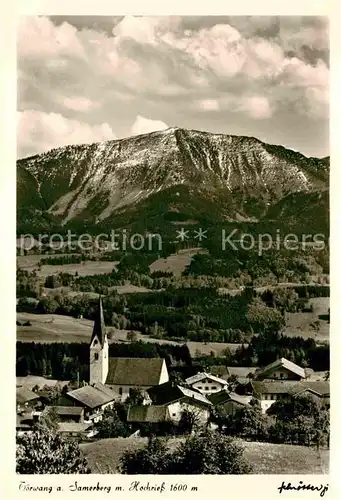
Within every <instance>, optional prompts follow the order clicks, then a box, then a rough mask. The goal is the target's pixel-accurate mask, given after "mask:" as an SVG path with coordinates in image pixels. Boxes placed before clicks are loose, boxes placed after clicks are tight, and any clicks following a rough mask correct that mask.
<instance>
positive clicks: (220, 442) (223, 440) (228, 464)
mask: <svg viewBox="0 0 341 500" xmlns="http://www.w3.org/2000/svg"><path fill="white" fill-rule="evenodd" d="M120 471H121V472H122V473H123V474H247V473H250V472H252V468H251V466H250V464H249V462H248V461H247V460H246V459H245V457H244V456H243V449H242V447H241V446H240V445H239V444H237V443H235V442H234V441H233V440H232V439H231V438H229V437H227V436H224V435H222V434H219V433H217V432H212V431H205V432H203V433H201V434H197V435H194V436H189V437H187V439H186V440H185V441H184V442H182V443H180V444H179V445H178V446H177V447H176V448H175V450H174V451H170V450H169V448H168V446H167V441H166V440H162V439H160V438H153V437H152V438H149V440H148V444H147V445H146V446H145V447H144V448H142V449H140V450H134V451H127V452H126V453H125V454H124V455H123V457H122V458H121V466H120Z"/></svg>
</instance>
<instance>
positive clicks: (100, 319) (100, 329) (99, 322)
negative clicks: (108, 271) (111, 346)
mask: <svg viewBox="0 0 341 500" xmlns="http://www.w3.org/2000/svg"><path fill="white" fill-rule="evenodd" d="M95 337H97V338H98V340H99V342H100V343H101V344H102V345H103V344H104V337H105V323H104V313H103V305H102V298H101V297H100V298H99V304H98V310H97V313H96V316H95V321H94V326H93V329H92V336H91V341H90V345H91V344H92V341H93V339H94V338H95Z"/></svg>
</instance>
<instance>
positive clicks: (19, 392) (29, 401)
mask: <svg viewBox="0 0 341 500" xmlns="http://www.w3.org/2000/svg"><path fill="white" fill-rule="evenodd" d="M16 403H17V413H24V412H26V411H28V410H33V409H36V408H39V407H40V406H41V401H40V396H39V395H38V394H36V393H35V392H33V391H30V390H29V389H27V388H26V387H23V386H19V387H17V388H16Z"/></svg>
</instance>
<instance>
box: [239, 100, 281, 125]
mask: <svg viewBox="0 0 341 500" xmlns="http://www.w3.org/2000/svg"><path fill="white" fill-rule="evenodd" d="M240 109H241V110H243V111H246V112H247V113H248V114H249V116H251V117H252V118H255V119H257V120H263V119H266V118H270V117H271V116H272V114H273V109H272V108H271V105H270V103H269V100H268V99H267V98H266V97H259V96H254V97H246V98H245V99H243V100H242V102H241V105H240Z"/></svg>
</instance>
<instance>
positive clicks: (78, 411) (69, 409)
mask: <svg viewBox="0 0 341 500" xmlns="http://www.w3.org/2000/svg"><path fill="white" fill-rule="evenodd" d="M50 410H52V411H55V412H56V413H57V415H64V416H69V415H70V416H71V415H76V416H81V415H82V413H84V408H82V407H81V406H45V409H44V412H48V411H50Z"/></svg>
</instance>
